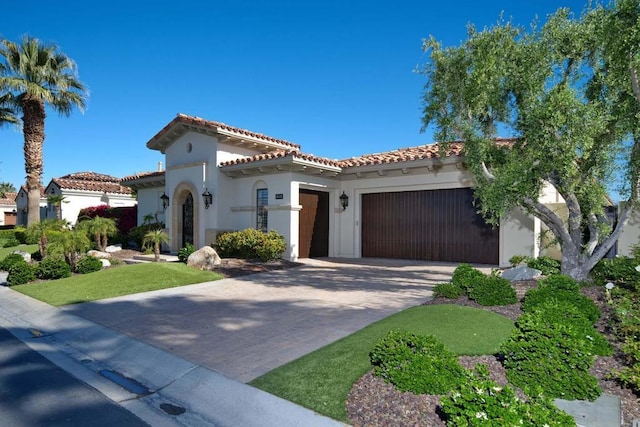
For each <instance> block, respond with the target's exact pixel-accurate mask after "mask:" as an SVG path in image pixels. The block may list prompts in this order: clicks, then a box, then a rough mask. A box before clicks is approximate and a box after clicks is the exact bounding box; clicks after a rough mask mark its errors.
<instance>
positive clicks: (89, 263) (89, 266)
mask: <svg viewBox="0 0 640 427" xmlns="http://www.w3.org/2000/svg"><path fill="white" fill-rule="evenodd" d="M100 270H102V261H100V260H99V259H98V258H96V257H94V256H91V255H87V256H84V257H82V258H80V260H79V261H78V263H77V264H76V272H77V273H80V274H89V273H93V272H94V271H100Z"/></svg>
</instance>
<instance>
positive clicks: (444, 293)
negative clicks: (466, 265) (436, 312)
mask: <svg viewBox="0 0 640 427" xmlns="http://www.w3.org/2000/svg"><path fill="white" fill-rule="evenodd" d="M464 294H465V292H464V291H463V290H462V289H460V287H458V286H456V285H454V284H453V283H449V282H445V283H438V284H437V285H436V286H435V287H434V288H433V296H434V297H436V298H437V297H443V298H449V299H456V298H459V297H461V296H463V295H464Z"/></svg>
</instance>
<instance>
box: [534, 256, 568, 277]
mask: <svg viewBox="0 0 640 427" xmlns="http://www.w3.org/2000/svg"><path fill="white" fill-rule="evenodd" d="M526 262H527V266H528V267H530V268H535V269H536V270H540V271H541V272H542V274H544V275H545V276H547V275H549V274H559V273H560V261H558V260H555V259H553V258H549V257H548V256H541V257H538V258H527V260H526Z"/></svg>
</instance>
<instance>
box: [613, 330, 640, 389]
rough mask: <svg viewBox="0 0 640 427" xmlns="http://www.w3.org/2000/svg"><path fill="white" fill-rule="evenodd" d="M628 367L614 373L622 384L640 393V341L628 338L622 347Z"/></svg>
mask: <svg viewBox="0 0 640 427" xmlns="http://www.w3.org/2000/svg"><path fill="white" fill-rule="evenodd" d="M621 350H622V352H623V353H624V358H625V362H626V364H627V366H625V367H624V368H622V369H620V370H617V371H615V372H613V373H612V377H614V378H615V379H617V380H618V382H619V383H620V384H622V385H623V386H625V387H628V388H630V389H631V390H633V391H634V392H635V393H640V339H638V338H633V337H627V338H626V339H625V341H624V344H622V346H621Z"/></svg>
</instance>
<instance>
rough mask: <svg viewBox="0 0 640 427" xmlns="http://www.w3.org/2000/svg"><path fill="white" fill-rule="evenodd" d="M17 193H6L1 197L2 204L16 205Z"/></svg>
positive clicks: (0, 204) (0, 202)
mask: <svg viewBox="0 0 640 427" xmlns="http://www.w3.org/2000/svg"><path fill="white" fill-rule="evenodd" d="M17 195H18V193H4V196H3V197H0V206H15V204H16V196H17Z"/></svg>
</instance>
